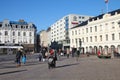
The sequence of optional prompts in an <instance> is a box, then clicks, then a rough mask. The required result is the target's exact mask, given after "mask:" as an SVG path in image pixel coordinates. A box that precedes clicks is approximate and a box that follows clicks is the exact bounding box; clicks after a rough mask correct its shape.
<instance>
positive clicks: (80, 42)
mask: <svg viewBox="0 0 120 80" xmlns="http://www.w3.org/2000/svg"><path fill="white" fill-rule="evenodd" d="M81 46H82V41H81V39H79V51H80V53H81Z"/></svg>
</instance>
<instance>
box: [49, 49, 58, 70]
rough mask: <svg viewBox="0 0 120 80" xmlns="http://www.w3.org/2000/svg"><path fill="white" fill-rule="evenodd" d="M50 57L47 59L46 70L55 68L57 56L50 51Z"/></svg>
mask: <svg viewBox="0 0 120 80" xmlns="http://www.w3.org/2000/svg"><path fill="white" fill-rule="evenodd" d="M49 53H50V55H49V57H48V68H49V69H50V68H55V67H56V60H57V56H56V53H55V51H54V50H53V49H51V50H50V52H49Z"/></svg>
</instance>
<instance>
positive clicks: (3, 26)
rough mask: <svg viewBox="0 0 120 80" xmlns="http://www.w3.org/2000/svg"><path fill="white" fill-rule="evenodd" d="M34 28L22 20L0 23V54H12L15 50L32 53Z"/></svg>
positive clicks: (34, 35) (34, 37) (34, 40)
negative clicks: (19, 49)
mask: <svg viewBox="0 0 120 80" xmlns="http://www.w3.org/2000/svg"><path fill="white" fill-rule="evenodd" d="M36 31H37V30H36V26H35V25H34V24H33V23H27V22H25V21H24V20H19V21H9V20H3V22H0V53H8V54H9V53H14V52H15V51H16V49H17V48H23V49H24V50H25V51H29V52H34V50H35V44H36Z"/></svg>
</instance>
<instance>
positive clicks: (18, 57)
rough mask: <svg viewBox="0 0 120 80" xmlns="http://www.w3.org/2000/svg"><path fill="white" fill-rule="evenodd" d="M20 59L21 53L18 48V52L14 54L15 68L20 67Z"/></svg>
mask: <svg viewBox="0 0 120 80" xmlns="http://www.w3.org/2000/svg"><path fill="white" fill-rule="evenodd" d="M21 57H22V51H21V49H20V48H18V51H17V53H16V63H17V67H19V66H21Z"/></svg>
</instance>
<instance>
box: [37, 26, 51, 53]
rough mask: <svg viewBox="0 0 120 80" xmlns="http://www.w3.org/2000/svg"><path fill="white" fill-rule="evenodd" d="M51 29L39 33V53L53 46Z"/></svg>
mask: <svg viewBox="0 0 120 80" xmlns="http://www.w3.org/2000/svg"><path fill="white" fill-rule="evenodd" d="M50 36H51V28H50V27H49V28H48V29H47V30H42V31H40V32H39V45H40V48H39V51H41V50H42V49H44V48H49V46H50V45H51V37H50Z"/></svg>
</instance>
